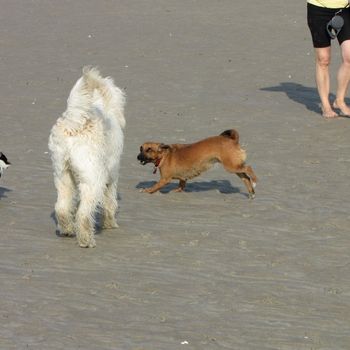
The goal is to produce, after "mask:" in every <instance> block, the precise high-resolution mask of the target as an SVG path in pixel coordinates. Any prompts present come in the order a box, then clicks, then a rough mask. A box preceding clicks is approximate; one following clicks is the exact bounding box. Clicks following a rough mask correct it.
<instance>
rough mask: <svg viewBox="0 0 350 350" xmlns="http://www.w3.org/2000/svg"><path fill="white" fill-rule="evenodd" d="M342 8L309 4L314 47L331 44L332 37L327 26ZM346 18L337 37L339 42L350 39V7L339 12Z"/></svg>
mask: <svg viewBox="0 0 350 350" xmlns="http://www.w3.org/2000/svg"><path fill="white" fill-rule="evenodd" d="M339 10H341V9H330V8H325V7H319V6H315V5H312V4H309V3H308V4H307V24H308V26H309V28H310V32H311V36H312V42H313V45H314V47H318V48H320V47H328V46H330V45H331V38H330V37H329V35H328V32H327V29H326V26H327V23H328V22H329V21H330V20H331V19H332V17H333V16H334V15H335V13H336V12H337V11H339ZM339 15H340V16H342V17H343V19H344V25H343V27H342V29H341V30H340V32H339V34H338V36H337V39H338V42H339V44H341V43H342V42H343V41H345V40H349V39H350V8H349V7H347V8H345V9H343V11H342V12H341V13H340V14H339Z"/></svg>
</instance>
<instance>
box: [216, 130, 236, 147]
mask: <svg viewBox="0 0 350 350" xmlns="http://www.w3.org/2000/svg"><path fill="white" fill-rule="evenodd" d="M220 136H223V137H228V138H230V139H232V140H233V141H234V142H235V143H236V144H238V143H239V134H238V131H236V130H235V129H230V130H226V131H224V132H222V133H221V134H220Z"/></svg>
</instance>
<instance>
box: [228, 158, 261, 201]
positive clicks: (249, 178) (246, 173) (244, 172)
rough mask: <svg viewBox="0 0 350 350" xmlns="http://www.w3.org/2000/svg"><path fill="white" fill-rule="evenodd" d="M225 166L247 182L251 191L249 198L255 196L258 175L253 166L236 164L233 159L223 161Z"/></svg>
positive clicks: (246, 184)
mask: <svg viewBox="0 0 350 350" xmlns="http://www.w3.org/2000/svg"><path fill="white" fill-rule="evenodd" d="M222 165H223V166H224V168H225V169H226V170H227V171H229V172H230V173H235V174H236V175H237V176H238V177H239V178H240V179H241V180H242V181H243V183H244V184H245V186H246V187H247V190H248V192H249V198H254V197H255V190H254V188H255V186H256V181H257V177H256V175H255V173H254V171H253V169H252V167H251V166H249V165H245V164H244V163H243V164H239V165H238V164H235V163H234V162H232V161H231V160H225V161H223V162H222Z"/></svg>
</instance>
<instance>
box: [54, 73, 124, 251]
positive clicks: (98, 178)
mask: <svg viewBox="0 0 350 350" xmlns="http://www.w3.org/2000/svg"><path fill="white" fill-rule="evenodd" d="M124 105H125V96H124V94H123V92H122V91H121V90H120V89H119V88H118V87H116V86H115V85H114V82H113V80H112V79H111V78H109V77H107V78H103V77H101V75H100V73H99V72H98V70H97V69H95V68H88V67H85V68H84V69H83V76H82V77H81V78H80V79H79V80H78V81H77V82H76V84H75V85H74V87H73V89H72V91H71V92H70V95H69V98H68V101H67V109H66V111H65V112H64V113H63V115H62V116H61V117H60V118H58V120H57V122H56V124H55V125H54V126H53V128H52V130H51V134H50V138H49V150H50V153H51V158H52V164H53V170H54V181H55V186H56V189H57V202H56V205H55V213H56V218H57V222H58V229H59V230H60V232H61V234H64V235H69V236H71V235H74V233H76V235H77V239H78V243H79V245H80V246H81V247H94V246H95V245H96V243H95V239H94V226H95V220H94V217H95V212H96V209H97V206H98V205H100V206H101V207H102V208H103V209H104V210H103V224H104V225H103V227H105V228H111V227H117V222H116V218H115V215H116V211H117V208H118V203H117V182H118V174H119V163H120V157H121V154H122V150H123V138H124V136H123V128H124V127H125V119H124Z"/></svg>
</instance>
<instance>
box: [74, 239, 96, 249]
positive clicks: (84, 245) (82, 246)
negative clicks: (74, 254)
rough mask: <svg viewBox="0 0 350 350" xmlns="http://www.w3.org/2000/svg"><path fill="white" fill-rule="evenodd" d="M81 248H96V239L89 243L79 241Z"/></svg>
mask: <svg viewBox="0 0 350 350" xmlns="http://www.w3.org/2000/svg"><path fill="white" fill-rule="evenodd" d="M78 243H79V247H81V248H95V247H96V241H95V239H94V238H91V239H90V240H89V241H85V240H79V241H78Z"/></svg>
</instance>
